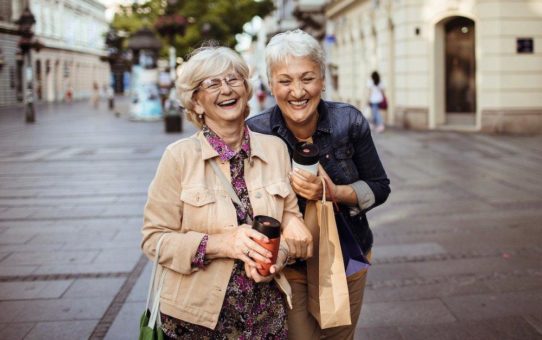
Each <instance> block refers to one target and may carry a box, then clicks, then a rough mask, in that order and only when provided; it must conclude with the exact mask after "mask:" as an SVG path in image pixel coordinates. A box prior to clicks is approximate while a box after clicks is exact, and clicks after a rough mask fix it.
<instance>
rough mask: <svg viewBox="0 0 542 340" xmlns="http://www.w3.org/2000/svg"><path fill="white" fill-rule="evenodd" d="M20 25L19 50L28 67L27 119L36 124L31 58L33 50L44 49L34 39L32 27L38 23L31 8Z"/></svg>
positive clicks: (22, 18) (25, 79) (26, 11)
mask: <svg viewBox="0 0 542 340" xmlns="http://www.w3.org/2000/svg"><path fill="white" fill-rule="evenodd" d="M16 23H17V24H18V25H19V34H20V35H21V38H20V39H19V48H20V49H21V53H22V54H23V56H26V65H25V72H24V81H25V82H26V85H25V86H24V92H25V93H24V101H25V117H26V122H27V123H34V122H35V121H36V118H35V112H34V90H33V71H32V59H31V56H30V51H31V49H32V48H33V49H35V50H36V51H39V49H40V48H41V47H42V45H41V44H40V42H39V41H37V40H36V39H34V32H33V31H32V26H34V24H35V23H36V19H35V18H34V15H33V14H32V12H31V11H30V8H28V7H26V8H25V9H24V10H23V13H22V14H21V17H20V18H19V20H17V22H16Z"/></svg>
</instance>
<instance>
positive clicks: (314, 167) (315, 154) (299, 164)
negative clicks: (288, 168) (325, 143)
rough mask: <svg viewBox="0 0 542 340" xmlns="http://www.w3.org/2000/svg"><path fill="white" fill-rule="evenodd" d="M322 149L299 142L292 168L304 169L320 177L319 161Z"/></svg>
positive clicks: (295, 149)
mask: <svg viewBox="0 0 542 340" xmlns="http://www.w3.org/2000/svg"><path fill="white" fill-rule="evenodd" d="M319 158H320V149H319V148H318V145H316V144H312V143H308V142H298V143H297V144H296V145H295V148H294V154H293V157H292V168H294V169H295V168H297V169H302V170H305V171H308V172H310V173H312V174H314V175H318V159H319Z"/></svg>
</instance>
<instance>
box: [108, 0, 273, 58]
mask: <svg viewBox="0 0 542 340" xmlns="http://www.w3.org/2000/svg"><path fill="white" fill-rule="evenodd" d="M169 2H171V1H169ZM272 10H273V2H272V1H271V0H260V1H255V0H236V1H232V0H177V3H176V4H175V5H170V6H169V7H168V1H167V0H148V1H147V2H145V3H134V4H131V5H127V6H122V7H121V9H120V11H119V12H118V13H116V14H115V17H114V18H113V22H112V23H111V26H112V28H114V29H116V30H118V31H125V32H127V33H133V32H135V31H137V30H138V29H140V28H142V27H144V26H148V27H150V28H151V29H153V30H154V23H155V22H156V20H157V18H158V17H159V16H160V15H163V14H165V13H178V14H180V15H183V16H184V17H186V18H187V19H188V20H189V22H190V23H189V24H188V26H187V28H186V32H185V34H184V35H182V36H181V35H180V34H179V35H176V36H174V37H173V39H172V44H173V46H175V48H176V50H177V55H179V56H185V55H186V54H188V53H189V52H190V51H191V50H192V49H194V48H197V47H198V46H200V45H201V43H202V42H203V41H204V40H216V41H218V42H219V43H220V44H221V45H225V46H230V47H233V46H235V43H236V41H235V35H236V34H239V33H242V32H243V25H244V24H245V23H247V22H248V21H250V20H251V19H252V18H253V17H254V16H260V17H264V16H266V15H267V14H269V13H270V12H271V11H272ZM205 28H207V30H205ZM163 43H164V44H163V46H164V47H163V50H162V51H161V52H162V53H161V54H162V55H163V56H165V55H167V46H169V40H168V39H165V38H163Z"/></svg>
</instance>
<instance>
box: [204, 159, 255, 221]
mask: <svg viewBox="0 0 542 340" xmlns="http://www.w3.org/2000/svg"><path fill="white" fill-rule="evenodd" d="M209 162H210V163H211V167H212V168H213V171H214V172H215V174H216V177H218V179H219V180H220V182H222V186H223V187H224V189H225V190H226V192H227V193H228V195H230V197H231V200H232V201H233V202H234V203H235V204H237V205H238V206H239V208H241V210H243V212H244V213H245V215H246V216H247V222H248V224H252V218H250V216H249V215H248V213H247V211H246V210H245V208H244V207H243V204H242V203H241V200H240V199H239V196H237V194H236V193H235V190H233V186H232V185H231V182H230V181H228V179H227V178H226V176H224V173H222V171H221V170H220V168H219V167H218V164H216V161H215V160H210V161H209Z"/></svg>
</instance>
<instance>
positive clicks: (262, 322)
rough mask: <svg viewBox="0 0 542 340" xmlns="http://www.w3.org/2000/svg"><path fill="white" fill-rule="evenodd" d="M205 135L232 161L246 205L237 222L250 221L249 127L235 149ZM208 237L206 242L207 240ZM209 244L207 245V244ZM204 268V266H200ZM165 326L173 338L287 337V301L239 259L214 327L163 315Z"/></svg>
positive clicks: (206, 130) (234, 182)
mask: <svg viewBox="0 0 542 340" xmlns="http://www.w3.org/2000/svg"><path fill="white" fill-rule="evenodd" d="M203 134H204V136H205V138H206V139H207V141H208V142H209V144H211V146H212V147H213V148H214V149H215V150H216V151H217V152H218V155H219V157H220V159H221V160H222V161H230V173H231V181H232V186H233V188H234V190H235V192H236V193H237V195H238V196H239V199H240V200H241V204H242V206H243V208H241V207H239V206H237V205H236V204H235V203H234V205H235V209H236V212H237V222H238V224H239V225H241V224H243V223H246V222H247V217H248V216H252V214H253V212H252V206H251V204H250V199H249V196H248V190H247V185H246V182H245V179H244V160H245V159H247V158H249V157H250V139H249V134H248V129H247V128H246V127H245V130H244V133H243V141H242V144H241V150H240V151H239V152H236V151H235V150H233V149H231V148H230V147H229V146H228V145H227V144H226V143H225V142H224V141H223V140H222V139H221V138H220V137H219V136H218V135H216V133H214V132H213V131H212V130H211V129H209V128H208V127H207V126H204V127H203ZM204 240H205V241H204ZM204 240H202V242H201V243H200V246H199V248H198V251H197V254H196V256H195V258H194V260H193V261H192V264H193V265H194V266H197V267H200V265H201V264H202V263H203V266H204V262H202V261H203V260H204V255H205V248H206V242H207V240H206V239H205V238H204ZM203 243H205V244H203ZM200 268H201V267H200ZM162 329H163V330H164V333H165V335H166V337H167V338H170V339H243V340H248V339H287V338H288V328H287V324H286V302H285V299H284V296H283V295H282V293H281V292H280V290H279V288H278V287H277V285H276V284H275V282H274V281H271V282H269V283H255V282H254V281H253V280H251V279H249V278H247V277H246V274H245V268H244V264H243V262H242V261H240V260H235V264H234V268H233V272H232V275H231V278H230V282H229V283H228V287H227V289H226V296H225V297H224V303H223V305H222V310H221V312H220V316H219V319H218V323H217V326H216V328H215V329H214V330H212V329H209V328H206V327H203V326H199V325H194V324H191V323H188V322H185V321H182V320H178V319H175V318H173V317H171V316H168V315H165V314H162Z"/></svg>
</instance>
